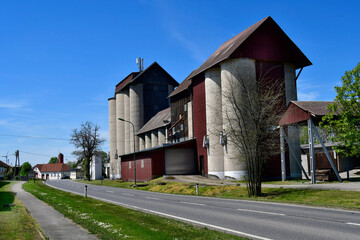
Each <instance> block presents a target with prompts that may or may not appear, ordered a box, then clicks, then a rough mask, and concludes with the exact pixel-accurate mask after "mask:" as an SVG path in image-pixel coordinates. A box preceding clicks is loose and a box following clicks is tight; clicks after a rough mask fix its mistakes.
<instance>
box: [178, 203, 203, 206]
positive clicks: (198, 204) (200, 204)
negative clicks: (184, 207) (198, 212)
mask: <svg viewBox="0 0 360 240" xmlns="http://www.w3.org/2000/svg"><path fill="white" fill-rule="evenodd" d="M180 203H185V204H192V205H197V206H206V205H205V204H202V203H192V202H180Z"/></svg>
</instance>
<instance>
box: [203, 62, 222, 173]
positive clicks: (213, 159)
mask: <svg viewBox="0 0 360 240" xmlns="http://www.w3.org/2000/svg"><path fill="white" fill-rule="evenodd" d="M220 99H221V70H220V68H212V69H209V70H207V71H206V72H205V102H206V133H207V135H208V138H209V148H208V151H207V153H208V174H209V175H213V176H216V177H218V178H220V179H223V178H224V177H225V175H224V151H223V146H222V145H221V144H220V140H219V139H220V132H221V131H222V130H223V122H222V120H223V119H222V102H221V101H220Z"/></svg>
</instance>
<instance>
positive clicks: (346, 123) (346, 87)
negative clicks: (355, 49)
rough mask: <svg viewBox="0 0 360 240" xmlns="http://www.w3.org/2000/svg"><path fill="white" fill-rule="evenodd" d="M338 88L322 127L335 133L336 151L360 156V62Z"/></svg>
mask: <svg viewBox="0 0 360 240" xmlns="http://www.w3.org/2000/svg"><path fill="white" fill-rule="evenodd" d="M341 82H342V86H336V87H335V91H336V93H337V96H336V98H335V100H334V103H333V104H330V105H329V106H328V110H329V113H328V114H327V115H326V116H324V117H323V119H322V120H323V122H322V126H324V127H325V129H326V130H328V131H329V132H331V133H333V135H332V136H331V140H332V141H334V142H338V143H339V144H338V145H337V146H335V150H336V151H337V152H338V153H342V154H344V155H345V156H360V145H359V143H360V62H359V63H358V65H357V66H356V67H355V68H354V69H353V70H351V71H346V72H345V75H344V76H343V77H342V78H341Z"/></svg>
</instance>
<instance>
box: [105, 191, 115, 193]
mask: <svg viewBox="0 0 360 240" xmlns="http://www.w3.org/2000/svg"><path fill="white" fill-rule="evenodd" d="M106 192H108V193H114V191H106Z"/></svg>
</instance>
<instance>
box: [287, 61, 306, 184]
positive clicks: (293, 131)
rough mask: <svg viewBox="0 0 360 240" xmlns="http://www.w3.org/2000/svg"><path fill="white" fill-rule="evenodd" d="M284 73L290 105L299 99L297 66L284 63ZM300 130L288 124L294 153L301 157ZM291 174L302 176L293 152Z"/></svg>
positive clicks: (296, 176) (294, 176)
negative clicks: (296, 76) (296, 75)
mask: <svg viewBox="0 0 360 240" xmlns="http://www.w3.org/2000/svg"><path fill="white" fill-rule="evenodd" d="M284 75H285V94H286V106H288V105H289V103H290V101H296V100H297V93H296V92H297V90H296V80H295V67H294V65H293V64H289V63H285V64H284ZM299 135H300V132H299V128H298V127H296V126H288V139H289V145H290V146H291V149H292V150H293V152H294V154H295V155H296V156H297V158H298V159H300V156H301V149H300V137H299ZM289 160H290V161H289V162H290V175H291V177H293V178H301V176H302V174H301V169H300V167H299V165H298V164H297V162H296V159H295V157H294V156H293V154H290V158H289Z"/></svg>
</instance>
